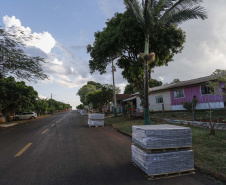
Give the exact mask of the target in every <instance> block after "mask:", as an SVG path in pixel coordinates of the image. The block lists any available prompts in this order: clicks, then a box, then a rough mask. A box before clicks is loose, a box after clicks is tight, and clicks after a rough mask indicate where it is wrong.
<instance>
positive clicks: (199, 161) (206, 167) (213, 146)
mask: <svg viewBox="0 0 226 185" xmlns="http://www.w3.org/2000/svg"><path fill="white" fill-rule="evenodd" d="M143 123H144V121H143V120H142V119H133V118H127V119H124V118H123V116H120V117H116V118H114V117H113V118H105V124H107V125H112V126H113V127H115V128H117V129H118V130H119V131H121V132H124V133H126V134H128V135H130V136H131V135H132V125H143ZM151 124H162V123H161V122H157V121H151ZM189 127H190V128H191V130H192V144H193V147H192V148H193V150H194V158H195V166H196V168H197V169H199V170H201V171H202V172H205V173H209V174H212V175H214V176H216V177H220V178H221V179H225V180H226V131H225V130H216V135H215V136H210V129H206V128H198V127H193V126H189Z"/></svg>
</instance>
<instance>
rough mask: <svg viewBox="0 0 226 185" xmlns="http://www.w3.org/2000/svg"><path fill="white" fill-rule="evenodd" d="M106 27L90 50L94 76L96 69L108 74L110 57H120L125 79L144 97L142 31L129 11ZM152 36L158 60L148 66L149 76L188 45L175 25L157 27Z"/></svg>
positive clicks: (151, 42) (119, 62)
mask: <svg viewBox="0 0 226 185" xmlns="http://www.w3.org/2000/svg"><path fill="white" fill-rule="evenodd" d="M106 24H107V27H106V28H104V30H103V31H102V32H97V33H95V42H94V44H93V47H91V46H90V47H88V50H87V51H88V53H90V56H91V58H92V59H91V60H90V61H89V66H90V70H91V73H93V72H94V71H96V70H97V71H99V72H100V74H103V73H105V72H106V66H107V65H108V64H110V63H111V60H110V57H109V56H112V55H113V53H114V55H117V56H120V57H119V58H118V61H117V65H118V66H119V67H120V68H121V69H123V71H122V75H123V77H124V78H125V79H127V81H128V82H129V83H130V84H133V86H134V87H136V88H137V91H139V92H140V95H142V94H143V88H144V85H143V74H144V67H143V61H142V60H141V59H140V53H141V52H142V51H143V42H144V34H143V32H142V29H141V28H140V26H139V24H138V23H136V21H134V19H133V18H132V17H131V15H130V13H129V12H128V11H127V12H125V13H123V14H120V13H117V14H115V16H114V17H113V18H111V19H110V20H109V21H108V22H107V23H106ZM128 33H130V34H128ZM152 33H153V34H152V35H151V36H150V48H149V49H150V50H151V51H153V52H155V53H156V60H155V61H154V62H153V63H151V64H149V66H148V70H149V75H150V72H151V70H152V68H154V67H155V66H162V65H166V64H167V63H168V62H170V61H172V59H173V56H174V54H176V53H179V52H181V51H182V49H183V43H184V42H185V33H184V32H183V31H182V30H181V29H179V28H177V27H175V26H169V27H167V28H164V27H156V29H154V30H153V32H152ZM109 53H110V54H109ZM141 98H142V97H141Z"/></svg>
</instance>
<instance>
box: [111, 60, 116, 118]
mask: <svg viewBox="0 0 226 185" xmlns="http://www.w3.org/2000/svg"><path fill="white" fill-rule="evenodd" d="M115 71H116V69H115V66H114V62H113V59H112V77H113V101H114V108H113V112H114V116H115V117H116V116H117V110H116V95H115V75H114V72H115Z"/></svg>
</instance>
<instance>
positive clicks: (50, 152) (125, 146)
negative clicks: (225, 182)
mask: <svg viewBox="0 0 226 185" xmlns="http://www.w3.org/2000/svg"><path fill="white" fill-rule="evenodd" d="M130 147H131V138H130V137H128V136H125V135H123V134H121V133H119V132H117V131H116V130H115V129H113V128H112V127H98V128H96V127H91V128H89V127H88V124H87V116H81V115H80V114H79V113H78V112H76V111H67V112H64V113H59V114H56V115H53V116H50V117H46V118H42V119H36V120H32V121H30V122H27V123H24V124H20V125H17V126H15V127H12V128H7V129H4V130H0V185H33V184H35V185H39V184H40V185H58V184H59V185H64V184H65V185H69V184H73V185H102V184H103V185H111V184H112V185H124V184H127V185H133V184H134V185H135V184H136V185H146V184H148V185H150V184H151V185H217V182H215V181H214V180H212V179H210V178H208V177H206V176H204V175H202V174H200V173H198V172H197V173H196V174H195V175H187V176H181V177H175V178H168V179H161V180H153V181H149V180H147V178H146V177H145V176H144V174H143V173H141V171H140V170H139V169H137V168H136V167H135V166H133V165H132V163H131V148H130Z"/></svg>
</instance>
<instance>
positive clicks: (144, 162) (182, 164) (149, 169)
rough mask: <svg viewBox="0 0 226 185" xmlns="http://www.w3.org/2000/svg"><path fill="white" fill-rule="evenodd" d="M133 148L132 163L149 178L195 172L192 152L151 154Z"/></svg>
mask: <svg viewBox="0 0 226 185" xmlns="http://www.w3.org/2000/svg"><path fill="white" fill-rule="evenodd" d="M131 148H132V161H133V162H134V163H135V164H136V165H137V166H138V167H139V168H140V169H141V170H142V171H144V172H145V173H146V174H147V175H149V176H150V175H161V174H167V173H174V172H182V171H189V170H194V153H193V151H192V150H187V151H178V152H166V153H154V154H150V153H146V152H144V151H143V150H141V149H139V148H138V147H136V146H134V145H132V146H131Z"/></svg>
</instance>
